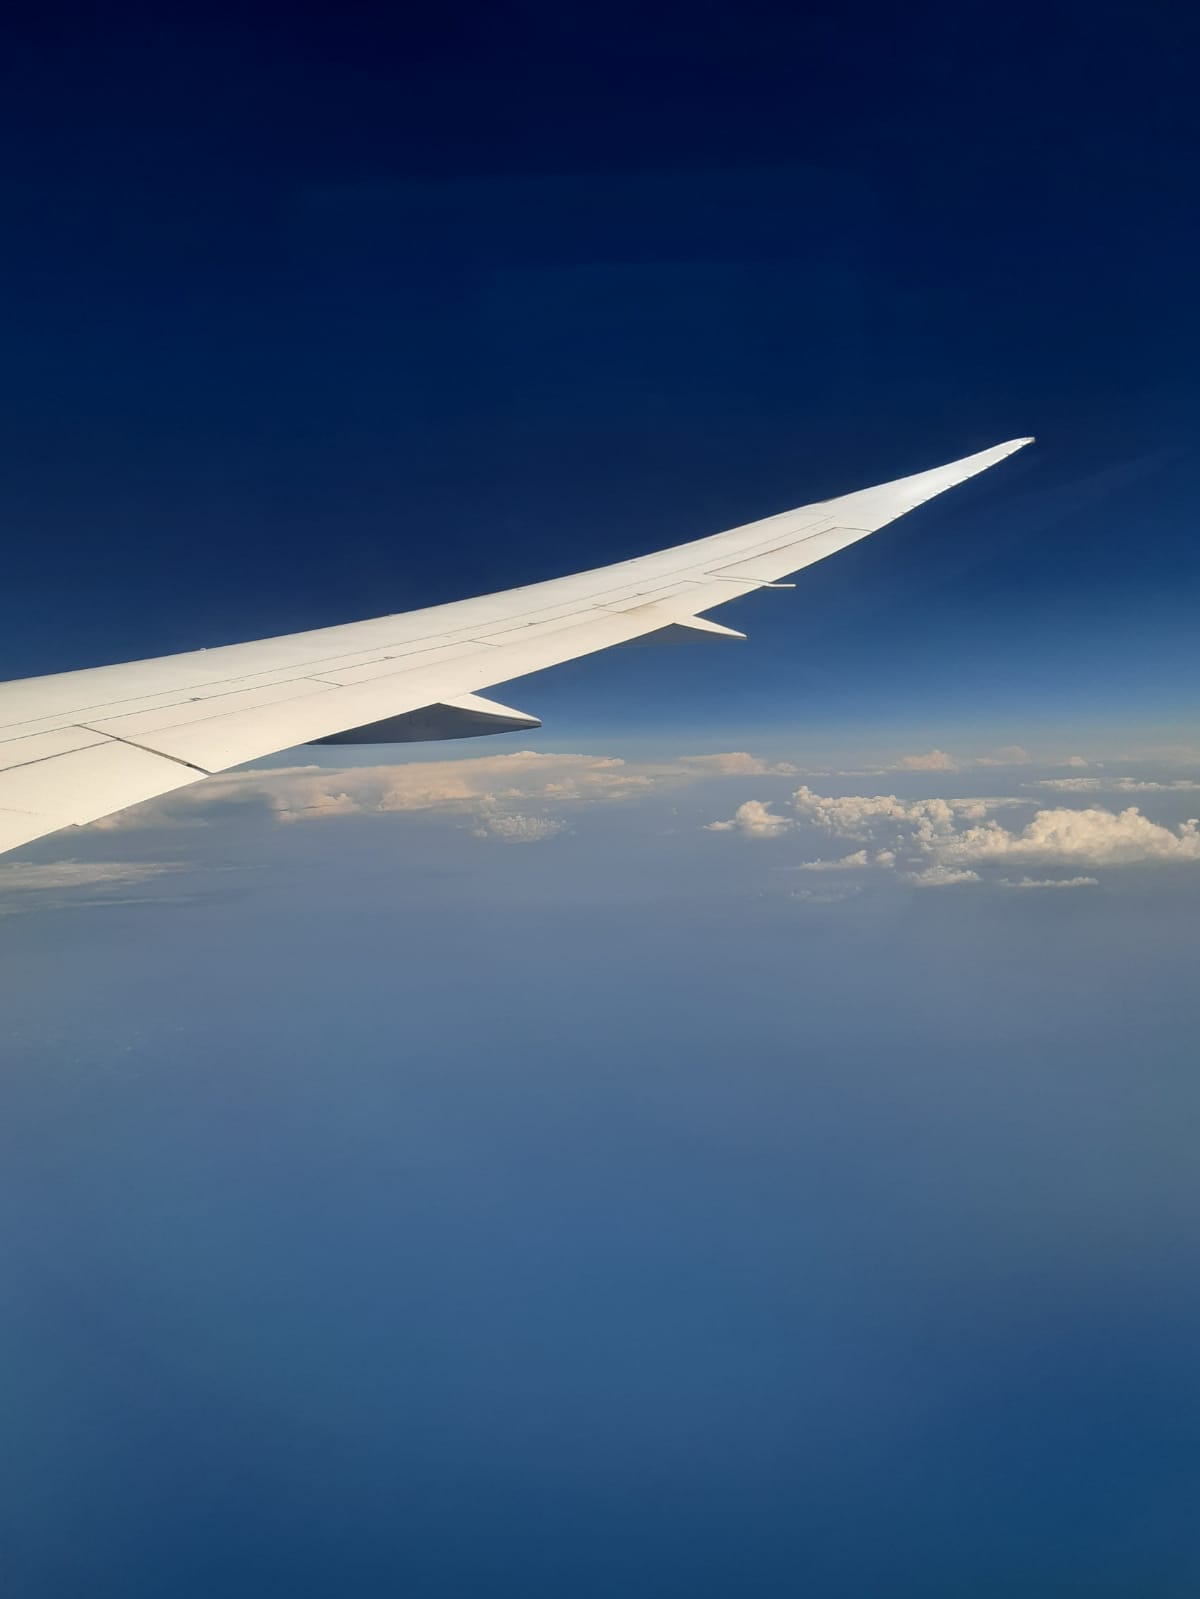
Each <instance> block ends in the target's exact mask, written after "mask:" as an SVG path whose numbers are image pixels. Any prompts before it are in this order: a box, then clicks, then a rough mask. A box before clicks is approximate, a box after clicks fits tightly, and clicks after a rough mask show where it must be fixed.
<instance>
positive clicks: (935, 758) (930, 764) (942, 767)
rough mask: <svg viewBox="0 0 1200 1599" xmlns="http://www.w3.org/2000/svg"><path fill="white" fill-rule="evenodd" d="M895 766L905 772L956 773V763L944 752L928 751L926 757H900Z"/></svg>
mask: <svg viewBox="0 0 1200 1599" xmlns="http://www.w3.org/2000/svg"><path fill="white" fill-rule="evenodd" d="M896 764H897V766H898V767H900V769H901V770H902V771H905V772H957V771H958V762H957V761H956V760H955V759H954V757H953V755H947V754H946V752H945V750H930V751H929V753H928V754H927V755H902V756H901V757H900V759H899V761H898V762H897V763H896Z"/></svg>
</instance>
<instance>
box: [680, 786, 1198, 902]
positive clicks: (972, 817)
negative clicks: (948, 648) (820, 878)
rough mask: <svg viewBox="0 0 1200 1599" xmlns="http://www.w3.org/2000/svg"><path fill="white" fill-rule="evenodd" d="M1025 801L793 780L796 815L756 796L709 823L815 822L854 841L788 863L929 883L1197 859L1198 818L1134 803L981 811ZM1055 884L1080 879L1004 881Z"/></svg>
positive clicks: (769, 829)
mask: <svg viewBox="0 0 1200 1599" xmlns="http://www.w3.org/2000/svg"><path fill="white" fill-rule="evenodd" d="M1063 781H1066V782H1075V783H1090V782H1091V781H1092V780H1091V779H1089V778H1076V779H1064V780H1063ZM1029 803H1030V802H1028V801H1022V800H1018V799H1012V798H1006V797H998V798H988V797H984V798H978V799H962V798H955V799H942V798H931V799H918V800H904V799H900V798H899V797H898V796H897V795H895V794H844V795H826V794H818V793H815V792H814V790H813V789H812V788H810V787H809V786H808V785H807V784H801V786H800V787H799V788H798V789H796V790H795V792H794V794H793V796H792V809H793V812H794V816H795V821H794V823H791V824H790V823H789V818H787V817H785V816H781V815H777V814H775V813H774V812H772V811H771V810H769V808H768V807H767V806H766V805H765V804H763V802H762V801H760V800H749V801H747V802H746V803H745V804H744V805H742V806H740V807H739V808H738V810H737V811H736V812H735V814H734V816H733V817H732V818H731V819H730V820H729V821H727V822H716V823H710V824H709V825H710V827H711V829H712V830H713V831H717V832H725V831H734V830H737V831H740V832H742V833H744V834H746V835H747V836H750V837H769V836H774V835H776V834H779V833H782V832H784V831H785V830H786V829H787V828H788V827H789V825H794V826H797V827H813V828H816V829H818V830H819V831H821V832H823V833H825V834H826V835H827V836H829V837H830V838H834V839H839V840H844V841H845V842H846V843H851V844H854V845H856V846H857V848H856V849H854V850H852V851H851V852H850V853H849V854H845V855H842V856H841V857H839V858H835V859H829V860H808V861H800V862H798V863H797V864H796V866H795V867H793V868H791V869H792V870H796V871H805V872H828V871H838V870H842V871H844V870H849V869H858V870H867V869H869V868H875V869H879V870H887V869H892V868H897V869H899V870H901V871H902V872H904V873H906V874H907V877H908V881H910V882H913V883H917V884H920V885H921V886H930V887H940V886H943V885H945V884H949V883H959V882H970V881H972V880H978V877H979V872H978V868H980V867H986V866H993V865H1005V864H1015V863H1029V864H1030V865H1041V866H1051V867H1053V866H1066V867H1072V866H1074V867H1076V868H1084V869H1087V868H1097V867H1107V866H1128V865H1138V864H1151V863H1154V862H1168V861H1169V862H1174V863H1181V864H1182V863H1192V862H1198V863H1200V822H1198V821H1196V820H1191V821H1187V822H1184V823H1182V824H1181V825H1179V826H1177V827H1171V826H1166V825H1163V824H1162V823H1159V822H1155V821H1152V820H1151V819H1150V818H1149V817H1147V816H1144V815H1143V814H1142V812H1141V811H1140V810H1139V809H1138V808H1137V806H1129V807H1127V808H1126V809H1124V810H1121V811H1112V810H1106V809H1103V808H1101V807H1099V806H1089V807H1087V808H1078V809H1077V808H1073V807H1067V806H1057V807H1054V808H1048V809H1040V810H1038V811H1036V813H1035V814H1034V816H1033V817H1032V819H1031V820H1030V821H1029V822H1027V823H1026V824H1025V826H1024V827H1021V828H1011V829H1010V828H1007V827H1005V826H1003V825H1002V824H1001V823H1000V822H999V821H998V820H997V819H996V818H995V817H994V816H991V815H989V813H990V812H992V811H994V810H997V809H1000V808H1002V807H1006V806H1012V805H1028V804H1029ZM1060 885H1062V886H1071V887H1083V886H1085V884H1084V882H1083V881H1082V880H1080V876H1079V874H1078V873H1077V874H1076V876H1073V877H1070V878H1064V879H1049V878H1035V877H1030V878H1028V879H1018V880H1015V881H1007V882H1006V883H1005V886H1006V887H1035V886H1036V887H1042V886H1045V887H1050V886H1060Z"/></svg>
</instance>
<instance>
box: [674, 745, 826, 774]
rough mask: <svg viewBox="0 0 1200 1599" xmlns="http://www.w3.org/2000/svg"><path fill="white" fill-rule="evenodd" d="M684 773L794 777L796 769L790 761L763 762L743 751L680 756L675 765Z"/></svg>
mask: <svg viewBox="0 0 1200 1599" xmlns="http://www.w3.org/2000/svg"><path fill="white" fill-rule="evenodd" d="M676 764H677V765H678V766H680V767H682V768H683V770H684V771H686V772H694V773H696V774H697V775H698V776H701V777H795V776H796V775H797V770H796V768H795V767H794V766H793V765H792V763H791V762H790V761H764V760H760V759H759V757H758V756H757V755H747V754H746V752H745V750H733V751H730V752H729V753H728V754H724V755H681V756H680V757H679V759H678V761H677V763H676Z"/></svg>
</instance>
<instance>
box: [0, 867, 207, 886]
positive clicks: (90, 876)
mask: <svg viewBox="0 0 1200 1599" xmlns="http://www.w3.org/2000/svg"><path fill="white" fill-rule="evenodd" d="M183 869H184V868H183V866H182V865H180V864H179V863H176V862H170V861H47V862H44V863H43V862H33V861H14V862H13V863H12V864H11V865H3V866H0V893H4V892H5V891H8V892H10V893H30V892H45V891H46V890H47V889H65V888H110V887H113V886H126V885H128V884H130V883H145V882H148V881H149V880H150V878H152V877H161V876H162V875H163V873H164V872H179V871H182V870H183Z"/></svg>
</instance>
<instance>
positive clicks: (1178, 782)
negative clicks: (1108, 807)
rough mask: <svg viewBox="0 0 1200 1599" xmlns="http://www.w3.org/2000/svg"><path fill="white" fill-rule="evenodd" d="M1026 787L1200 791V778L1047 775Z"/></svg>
mask: <svg viewBox="0 0 1200 1599" xmlns="http://www.w3.org/2000/svg"><path fill="white" fill-rule="evenodd" d="M1025 787H1026V788H1051V789H1055V790H1057V791H1058V792H1059V793H1062V794H1093V793H1098V792H1103V793H1109V794H1200V782H1197V781H1196V780H1195V778H1191V777H1174V778H1171V779H1169V780H1168V781H1167V782H1165V783H1159V782H1154V781H1151V780H1148V779H1142V778H1137V777H1044V778H1041V779H1040V780H1039V781H1038V782H1036V783H1027V784H1026V785H1025Z"/></svg>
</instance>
